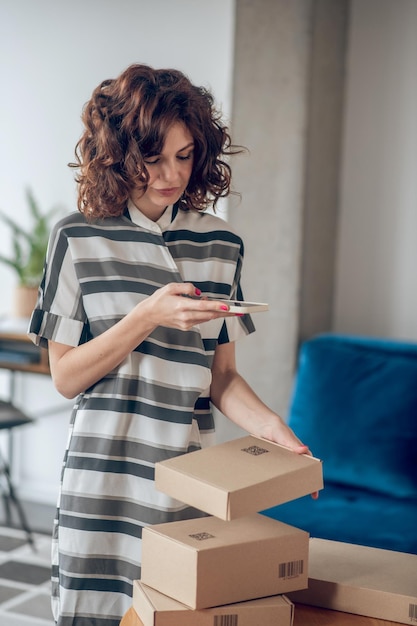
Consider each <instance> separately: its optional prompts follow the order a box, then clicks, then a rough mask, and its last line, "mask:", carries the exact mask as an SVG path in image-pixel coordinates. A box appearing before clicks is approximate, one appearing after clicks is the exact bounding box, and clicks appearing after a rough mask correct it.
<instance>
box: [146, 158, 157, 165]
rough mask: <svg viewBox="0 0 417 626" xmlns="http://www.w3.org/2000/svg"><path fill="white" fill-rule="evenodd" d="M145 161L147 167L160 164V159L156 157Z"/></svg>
mask: <svg viewBox="0 0 417 626" xmlns="http://www.w3.org/2000/svg"><path fill="white" fill-rule="evenodd" d="M143 161H144V163H145V164H146V165H155V163H158V161H159V157H156V158H155V157H154V158H152V159H143Z"/></svg>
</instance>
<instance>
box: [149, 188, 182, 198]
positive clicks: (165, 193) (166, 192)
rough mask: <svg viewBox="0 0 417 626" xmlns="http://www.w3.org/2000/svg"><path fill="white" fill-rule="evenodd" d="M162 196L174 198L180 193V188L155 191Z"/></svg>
mask: <svg viewBox="0 0 417 626" xmlns="http://www.w3.org/2000/svg"><path fill="white" fill-rule="evenodd" d="M155 191H157V192H158V193H159V194H160V195H161V196H172V195H174V194H176V193H179V192H180V188H179V187H169V188H167V189H155Z"/></svg>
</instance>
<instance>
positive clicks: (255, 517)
mask: <svg viewBox="0 0 417 626" xmlns="http://www.w3.org/2000/svg"><path fill="white" fill-rule="evenodd" d="M155 481H156V487H157V489H159V490H160V491H162V492H164V493H167V494H168V495H170V496H172V497H173V498H176V499H178V500H179V501H181V502H185V503H187V504H189V505H191V506H194V507H196V508H199V509H200V510H202V511H204V512H206V513H207V514H208V516H207V517H202V518H197V519H191V520H184V521H180V522H171V523H167V524H158V525H155V526H150V527H147V528H145V529H144V531H143V535H142V579H141V580H140V581H135V582H134V595H133V607H134V608H135V610H136V612H137V614H138V616H139V618H140V620H141V621H142V622H143V624H144V626H174V625H175V626H177V624H179V623H180V624H181V625H183V626H206V625H207V626H236V625H237V624H239V626H246V625H247V626H249V625H250V624H251V625H252V624H258V623H259V624H263V625H264V626H269V624H271V626H272V624H274V625H281V626H290V625H291V624H292V622H293V609H294V607H293V604H292V602H291V601H290V600H288V598H287V597H285V596H284V595H283V594H286V593H288V592H290V591H296V590H300V589H304V588H306V587H307V577H308V552H309V536H308V533H306V532H304V531H302V530H300V529H298V528H295V527H293V526H289V525H287V524H284V523H282V522H279V521H276V520H273V519H271V518H268V517H266V516H264V515H261V514H259V513H257V511H259V510H262V509H265V508H268V507H270V506H274V505H276V504H280V503H282V502H286V501H288V500H291V499H294V498H298V497H301V496H303V495H306V494H308V493H311V492H313V491H318V490H320V489H322V487H323V477H322V466H321V462H320V461H319V460H318V459H315V458H313V457H310V456H308V455H301V456H300V455H297V454H295V453H293V452H291V451H290V450H288V449H287V448H285V447H283V446H279V445H277V444H274V443H271V442H269V441H265V440H263V439H258V438H256V437H253V436H247V437H243V438H240V439H236V440H233V441H230V442H227V443H225V444H220V445H218V446H213V447H211V448H206V449H204V450H199V451H197V452H192V453H190V454H186V455H183V456H180V457H175V458H173V459H170V460H168V461H164V462H162V463H159V464H157V466H156V472H155Z"/></svg>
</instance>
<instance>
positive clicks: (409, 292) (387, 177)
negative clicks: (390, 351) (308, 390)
mask: <svg viewBox="0 0 417 626" xmlns="http://www.w3.org/2000/svg"><path fill="white" fill-rule="evenodd" d="M347 71H348V83H347V97H346V121H345V133H344V137H345V139H344V152H343V168H342V178H341V213H340V228H339V248H338V268H337V275H336V301H335V313H336V314H335V330H338V331H342V332H349V333H358V334H365V335H366V334H368V335H372V336H375V335H380V336H384V337H394V338H405V339H407V338H408V339H412V340H417V279H416V268H417V2H416V0H354V1H353V3H352V13H351V24H350V49H349V56H348V68H347Z"/></svg>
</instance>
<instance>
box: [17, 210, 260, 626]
mask: <svg viewBox="0 0 417 626" xmlns="http://www.w3.org/2000/svg"><path fill="white" fill-rule="evenodd" d="M242 258H243V245H242V241H241V239H240V238H239V237H238V236H237V235H236V234H235V233H234V231H233V230H232V229H231V228H230V226H229V225H228V224H227V223H226V222H225V221H224V220H222V219H220V218H218V217H216V216H213V215H211V214H207V213H197V212H191V211H184V210H181V209H178V207H177V206H174V207H168V208H167V210H166V211H165V213H164V214H163V216H162V217H161V219H160V220H159V221H158V222H152V221H151V220H148V219H147V218H146V217H145V216H144V215H143V214H142V213H141V212H140V211H139V210H138V209H137V208H136V207H134V206H133V205H131V204H130V203H129V205H128V209H127V210H126V213H125V214H124V215H123V216H122V217H119V218H108V219H106V220H103V221H98V222H94V223H92V224H88V223H86V221H85V219H84V217H83V216H82V215H81V214H79V213H74V214H71V215H69V216H67V217H65V218H63V219H62V220H61V221H60V222H59V223H58V224H57V225H56V227H55V228H54V230H53V232H52V234H51V238H50V243H49V248H48V254H47V262H46V266H45V273H44V277H43V281H42V284H41V287H40V292H39V299H38V303H37V306H36V309H35V311H34V312H33V315H32V319H31V322H30V328H29V335H30V336H31V338H32V339H33V341H35V342H36V343H37V344H39V345H43V346H45V345H46V344H47V340H48V339H51V340H53V341H57V342H59V343H63V344H66V345H70V346H77V345H78V344H80V343H83V342H85V341H88V340H89V339H91V338H93V337H96V336H97V335H100V334H101V333H103V332H104V331H105V330H106V329H108V328H110V327H111V326H113V325H114V324H115V323H116V322H117V321H118V320H120V319H121V318H122V317H123V316H124V315H125V314H126V313H128V312H129V311H130V310H131V309H132V308H133V307H134V306H135V304H137V303H138V302H139V301H141V300H142V299H144V298H146V297H147V296H149V295H150V294H152V293H153V292H154V291H155V290H156V289H158V288H159V287H161V286H163V285H165V284H167V283H170V282H192V283H193V284H194V285H195V286H196V287H198V288H200V289H201V291H202V292H203V293H204V294H207V295H212V296H216V297H220V298H234V299H242V294H241V289H240V272H241V266H242ZM253 330H254V327H253V324H252V321H251V319H250V317H249V316H243V317H234V318H228V319H219V320H213V321H210V322H207V323H205V324H202V325H201V326H199V327H197V326H196V327H194V328H192V329H191V330H189V331H180V330H175V329H170V328H164V327H159V328H157V329H156V330H155V331H154V332H152V334H151V335H149V336H148V337H147V339H146V340H145V341H143V342H142V343H141V344H140V345H138V346H137V348H136V349H135V350H134V351H133V352H132V353H131V354H129V355H128V356H127V357H126V359H125V360H124V361H123V362H122V363H121V364H120V365H119V366H118V367H116V368H115V369H114V370H112V371H111V372H109V373H108V374H107V376H105V377H104V378H103V379H102V380H100V381H98V382H97V383H96V384H94V385H93V386H92V387H91V388H90V389H87V390H86V391H85V392H84V393H82V394H80V396H79V397H78V398H77V400H76V403H75V406H74V409H73V412H72V416H71V424H70V431H69V439H68V446H67V450H66V452H65V456H64V463H63V470H62V481H61V489H60V498H59V502H58V508H57V516H56V521H55V528H54V541H53V574H52V587H53V591H52V604H53V611H54V617H55V620H56V622H57V624H58V625H59V626H118V624H119V621H120V619H121V617H122V616H123V614H124V613H125V612H126V611H127V609H128V608H129V606H130V605H131V593H132V580H134V579H137V578H140V562H141V533H142V528H143V527H144V526H146V525H148V524H154V523H161V522H170V521H174V520H177V519H184V518H187V517H190V516H191V517H196V516H198V515H202V513H200V512H199V511H196V510H195V509H191V508H190V507H187V506H185V505H183V504H182V503H180V502H178V501H176V500H173V499H171V498H169V497H168V496H166V495H164V494H162V493H160V492H158V491H157V490H156V489H155V487H154V481H153V478H154V464H155V462H157V461H160V460H163V459H166V458H169V457H171V456H175V455H178V454H183V453H185V452H187V451H190V450H193V449H196V448H199V447H203V446H207V445H210V444H212V443H213V442H214V440H213V434H214V421H213V417H212V414H211V410H210V400H209V388H210V382H211V363H212V359H213V355H214V351H215V348H216V345H217V344H218V343H225V342H228V341H235V340H236V339H238V338H240V337H241V336H244V335H246V334H248V333H250V332H252V331H253Z"/></svg>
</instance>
